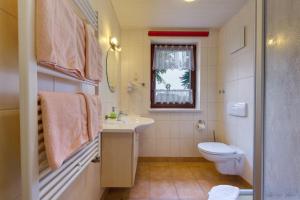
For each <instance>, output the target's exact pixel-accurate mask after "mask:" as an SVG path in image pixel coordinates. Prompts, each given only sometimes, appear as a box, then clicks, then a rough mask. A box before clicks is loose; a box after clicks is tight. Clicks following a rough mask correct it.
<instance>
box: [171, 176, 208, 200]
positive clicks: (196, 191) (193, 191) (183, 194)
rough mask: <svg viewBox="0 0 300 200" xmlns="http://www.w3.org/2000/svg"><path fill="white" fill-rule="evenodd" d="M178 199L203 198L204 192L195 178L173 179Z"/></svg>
mask: <svg viewBox="0 0 300 200" xmlns="http://www.w3.org/2000/svg"><path fill="white" fill-rule="evenodd" d="M174 185H175V187H176V191H177V194H178V196H179V198H180V199H203V198H205V196H206V195H205V194H204V192H203V191H202V188H201V187H200V186H199V185H198V183H197V181H195V180H185V181H174Z"/></svg>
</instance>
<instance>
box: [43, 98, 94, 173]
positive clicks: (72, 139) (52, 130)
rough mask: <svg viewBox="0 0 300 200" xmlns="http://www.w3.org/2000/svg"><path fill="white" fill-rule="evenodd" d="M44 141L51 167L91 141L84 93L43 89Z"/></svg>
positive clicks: (58, 165) (54, 166) (60, 162)
mask: <svg viewBox="0 0 300 200" xmlns="http://www.w3.org/2000/svg"><path fill="white" fill-rule="evenodd" d="M39 97H40V100H41V110H42V121H43V130H44V142H45V147H46V153H47V157H48V163H49V167H50V168H51V169H57V168H58V167H60V166H61V165H62V163H63V161H64V160H66V159H67V158H68V157H69V156H71V155H72V154H73V153H75V152H76V151H77V150H79V149H80V147H81V146H82V145H84V144H86V143H87V142H88V141H89V134H88V128H87V127H88V121H87V116H88V113H87V109H86V101H85V98H84V96H83V95H80V94H68V93H57V92H40V93H39Z"/></svg>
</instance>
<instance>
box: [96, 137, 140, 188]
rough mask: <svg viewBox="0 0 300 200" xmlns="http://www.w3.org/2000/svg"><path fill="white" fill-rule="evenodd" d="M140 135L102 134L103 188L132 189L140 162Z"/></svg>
mask: <svg viewBox="0 0 300 200" xmlns="http://www.w3.org/2000/svg"><path fill="white" fill-rule="evenodd" d="M138 147H139V135H138V133H136V132H130V133H105V132H104V133H102V148H101V149H102V160H101V186H102V187H132V186H133V185H134V180H135V174H136V168H137V162H138V152H139V150H138Z"/></svg>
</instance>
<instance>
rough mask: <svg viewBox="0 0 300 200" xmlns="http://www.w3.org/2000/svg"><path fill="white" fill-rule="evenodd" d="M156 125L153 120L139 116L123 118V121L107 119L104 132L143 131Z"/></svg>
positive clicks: (104, 123)
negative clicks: (142, 129)
mask: <svg viewBox="0 0 300 200" xmlns="http://www.w3.org/2000/svg"><path fill="white" fill-rule="evenodd" d="M153 123H154V120H153V119H151V118H146V117H141V116H137V115H128V116H123V117H122V118H121V120H119V121H118V120H112V119H107V120H104V122H103V132H106V133H108V132H110V133H113V132H115V133H120V132H133V131H135V130H136V129H137V128H138V129H141V128H144V127H146V126H149V125H151V124H153Z"/></svg>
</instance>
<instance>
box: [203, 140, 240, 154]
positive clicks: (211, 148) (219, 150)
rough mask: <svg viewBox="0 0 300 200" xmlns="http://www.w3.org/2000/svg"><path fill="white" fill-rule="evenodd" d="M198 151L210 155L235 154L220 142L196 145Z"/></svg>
mask: <svg viewBox="0 0 300 200" xmlns="http://www.w3.org/2000/svg"><path fill="white" fill-rule="evenodd" d="M198 148H199V150H201V151H203V152H205V153H208V154H212V155H230V154H236V153H237V150H236V149H235V148H233V147H231V146H229V145H226V144H223V143H220V142H204V143H199V144H198Z"/></svg>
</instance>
